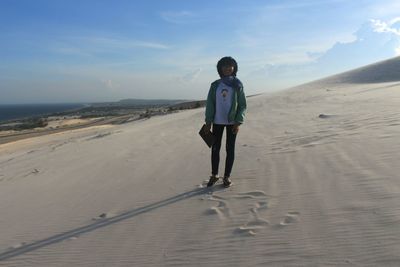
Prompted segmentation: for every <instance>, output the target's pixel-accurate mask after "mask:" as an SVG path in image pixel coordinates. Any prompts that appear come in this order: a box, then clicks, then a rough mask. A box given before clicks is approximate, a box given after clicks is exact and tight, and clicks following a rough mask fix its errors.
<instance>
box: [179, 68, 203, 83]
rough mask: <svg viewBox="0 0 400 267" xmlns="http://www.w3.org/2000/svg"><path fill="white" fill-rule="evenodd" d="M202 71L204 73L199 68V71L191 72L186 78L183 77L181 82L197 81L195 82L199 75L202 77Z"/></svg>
mask: <svg viewBox="0 0 400 267" xmlns="http://www.w3.org/2000/svg"><path fill="white" fill-rule="evenodd" d="M202 71H203V69H202V68H198V69H196V70H194V71H191V72H189V73H187V74H185V75H184V76H182V77H181V78H180V81H183V82H193V81H195V80H196V79H197V78H198V77H199V75H200V73H201V72H202Z"/></svg>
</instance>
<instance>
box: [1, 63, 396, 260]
mask: <svg viewBox="0 0 400 267" xmlns="http://www.w3.org/2000/svg"><path fill="white" fill-rule="evenodd" d="M388 62H389V63H390V64H392V65H390V64H389V63H388ZM399 62H400V59H399V58H395V59H393V60H391V61H385V62H381V63H379V64H375V65H373V67H371V66H370V67H366V68H363V69H359V70H355V71H354V72H353V74H354V76H352V74H351V72H348V73H345V74H342V76H341V75H338V76H334V77H330V78H328V79H325V80H320V81H316V82H314V83H310V84H306V85H303V86H299V87H296V88H293V89H291V90H287V91H284V92H279V93H274V94H267V95H261V96H256V97H251V98H249V99H248V106H249V109H248V115H247V121H246V123H245V124H244V125H243V126H242V128H241V130H240V133H239V137H238V140H237V148H236V150H237V154H236V161H235V165H234V170H233V174H232V175H233V177H232V179H233V181H234V186H233V187H231V188H229V189H223V188H222V187H221V186H216V187H214V188H212V189H207V188H204V187H203V186H202V183H203V182H204V181H205V180H207V179H208V175H209V169H210V166H209V165H210V159H209V153H210V151H209V149H208V148H207V147H206V145H205V144H204V143H202V141H201V139H200V138H199V136H198V135H197V131H198V129H199V128H200V126H201V124H202V121H203V114H204V109H197V110H190V111H185V112H181V113H177V114H173V115H168V116H162V117H154V118H151V119H149V120H145V121H137V122H133V123H129V124H125V125H118V126H108V127H96V128H89V129H83V130H77V131H71V132H64V133H59V134H55V135H48V136H41V137H36V138H32V139H28V140H22V141H18V142H15V143H9V144H4V145H1V146H0V214H1V216H0V233H1V234H0V236H1V238H0V266H400V206H399V203H400V177H399V173H400V167H399V162H400V153H399V151H400V141H399V136H400V119H399V118H400V108H399V107H400V83H399V82H398V81H397V80H400V79H399V78H400V75H398V70H399V69H398V68H396V69H393V68H394V67H393V66H394V65H396V66H397V65H398V64H399ZM393 64H394V65H393ZM390 66H391V67H390ZM377 73H379V74H380V76H379V77H377V76H374V75H376V74H377ZM393 73H395V74H396V73H397V75H394V74H393ZM385 75H388V77H386V78H385V77H384V76H385ZM389 76H390V77H389ZM359 77H367V78H368V77H375V78H374V79H372V80H368V82H366V81H365V80H364V79H360V78H359ZM396 77H397V78H396ZM395 78H396V79H397V80H396V79H395ZM222 156H224V154H223V155H222ZM222 167H223V162H222V166H221V169H222Z"/></svg>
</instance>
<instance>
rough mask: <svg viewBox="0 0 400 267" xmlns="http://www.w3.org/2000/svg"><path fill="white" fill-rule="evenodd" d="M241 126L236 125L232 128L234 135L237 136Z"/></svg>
mask: <svg viewBox="0 0 400 267" xmlns="http://www.w3.org/2000/svg"><path fill="white" fill-rule="evenodd" d="M239 126H240V124H235V125H233V127H232V132H233V133H234V134H237V133H238V132H239Z"/></svg>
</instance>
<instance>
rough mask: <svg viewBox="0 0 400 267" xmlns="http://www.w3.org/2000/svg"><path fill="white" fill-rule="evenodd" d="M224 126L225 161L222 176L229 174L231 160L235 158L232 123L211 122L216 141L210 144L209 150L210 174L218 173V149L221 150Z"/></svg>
mask: <svg viewBox="0 0 400 267" xmlns="http://www.w3.org/2000/svg"><path fill="white" fill-rule="evenodd" d="M225 127H226V161H225V173H224V177H229V176H230V175H231V171H232V166H233V161H234V160H235V141H236V134H234V133H233V131H232V130H233V125H219V124H213V134H214V136H215V137H216V141H215V143H214V145H213V146H212V150H211V166H212V174H213V175H217V174H218V166H219V151H220V150H221V141H222V134H223V133H224V128H225Z"/></svg>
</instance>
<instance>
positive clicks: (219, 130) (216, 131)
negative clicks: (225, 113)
mask: <svg viewBox="0 0 400 267" xmlns="http://www.w3.org/2000/svg"><path fill="white" fill-rule="evenodd" d="M224 127H225V126H224V125H218V124H213V130H212V132H213V135H214V136H215V139H216V140H215V143H214V145H213V146H212V149H211V169H212V172H211V173H212V175H217V174H218V166H219V151H220V150H221V141H222V134H223V133H224Z"/></svg>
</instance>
